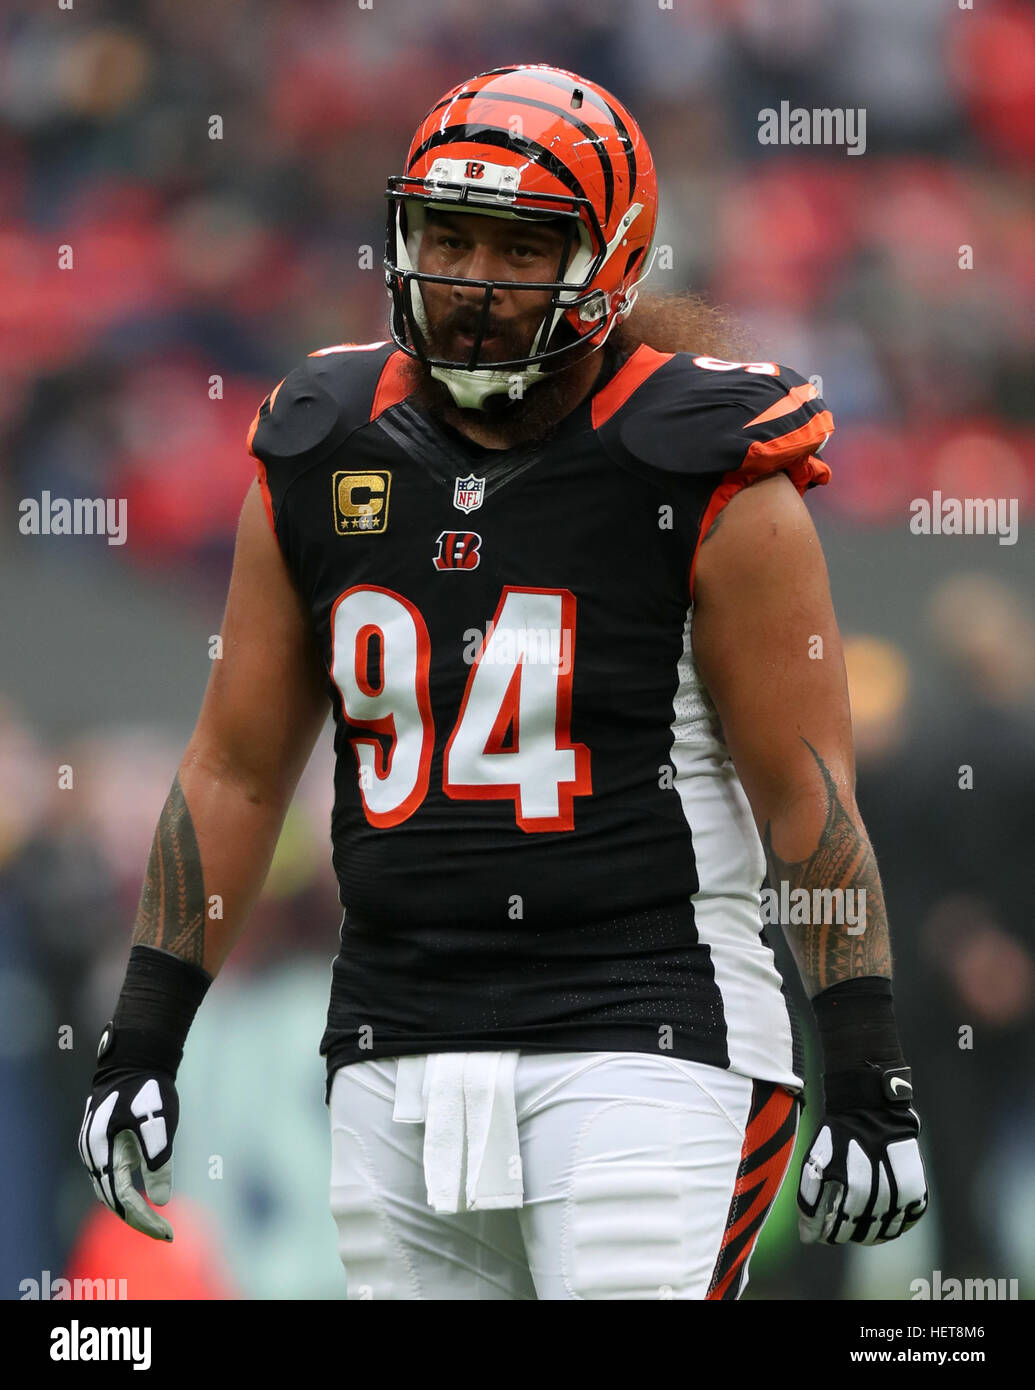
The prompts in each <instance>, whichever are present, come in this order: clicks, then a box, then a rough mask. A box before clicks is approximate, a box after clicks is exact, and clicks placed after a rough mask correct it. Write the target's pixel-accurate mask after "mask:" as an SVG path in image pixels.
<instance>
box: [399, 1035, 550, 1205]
mask: <svg viewBox="0 0 1035 1390" xmlns="http://www.w3.org/2000/svg"><path fill="white" fill-rule="evenodd" d="M517 1059H518V1053H517V1052H432V1053H429V1054H428V1055H427V1056H419V1057H400V1058H399V1059H398V1061H397V1063H396V1068H397V1069H396V1081H395V1106H394V1109H393V1112H392V1118H393V1120H398V1121H399V1122H400V1123H402V1124H414V1123H417V1122H418V1121H421V1120H423V1122H424V1181H425V1183H426V1185H427V1192H428V1205H429V1206H430V1207H432V1208H433V1209H434V1210H435V1211H442V1212H457V1211H464V1210H466V1211H488V1210H490V1209H495V1208H499V1207H519V1206H521V1205H522V1202H523V1200H524V1185H523V1183H522V1177H521V1155H520V1148H519V1144H518V1131H517V1112H516V1106H515V1102H514V1073H515V1070H516V1068H517Z"/></svg>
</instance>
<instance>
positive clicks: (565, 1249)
mask: <svg viewBox="0 0 1035 1390" xmlns="http://www.w3.org/2000/svg"><path fill="white" fill-rule="evenodd" d="M465 1055H468V1056H470V1055H471V1054H465ZM512 1055H513V1054H512ZM441 1056H442V1054H438V1055H437V1057H441ZM436 1060H437V1058H436ZM453 1060H454V1062H456V1061H457V1060H458V1059H456V1058H454V1059H453ZM398 1063H399V1059H397V1058H385V1059H379V1060H372V1061H368V1062H355V1063H352V1064H350V1065H348V1066H344V1067H340V1068H339V1069H338V1070H337V1072H336V1073H335V1075H334V1079H333V1085H332V1088H331V1097H330V1119H331V1211H332V1214H333V1216H334V1220H335V1223H336V1225H337V1228H338V1250H339V1253H340V1255H341V1260H342V1263H343V1265H344V1266H345V1272H346V1278H347V1284H346V1296H347V1297H348V1298H349V1299H434V1300H444V1299H448V1300H452V1299H573V1298H610V1299H653V1298H656V1299H662V1298H692V1299H736V1298H739V1296H740V1295H741V1293H742V1292H743V1291H744V1288H745V1287H746V1285H747V1276H748V1262H749V1260H750V1257H751V1252H752V1250H753V1248H754V1245H755V1241H756V1239H757V1237H758V1233H759V1231H760V1230H761V1229H762V1226H763V1224H764V1222H765V1219H766V1217H767V1216H768V1214H769V1210H770V1208H771V1206H772V1203H773V1200H774V1199H775V1197H776V1194H777V1193H778V1191H779V1189H780V1185H781V1183H782V1182H783V1179H784V1176H785V1174H786V1172H787V1166H788V1163H789V1162H790V1157H791V1154H792V1152H793V1149H794V1140H795V1135H796V1132H797V1126H798V1115H799V1107H798V1103H797V1099H796V1097H795V1096H794V1094H793V1093H792V1092H791V1091H789V1090H787V1089H786V1088H785V1087H783V1086H779V1085H775V1084H773V1083H772V1082H764V1081H751V1080H750V1079H748V1078H747V1077H743V1076H739V1075H737V1074H735V1073H733V1072H729V1071H724V1070H722V1069H720V1068H717V1067H712V1066H707V1065H705V1064H703V1063H698V1062H686V1061H682V1060H680V1059H678V1058H674V1057H665V1056H660V1055H659V1056H655V1055H654V1054H651V1053H645V1052H551V1053H534V1052H523V1053H520V1054H518V1055H517V1060H516V1066H514V1070H513V1081H512V1086H513V1111H512V1114H516V1119H517V1135H518V1141H519V1149H520V1163H519V1168H520V1180H519V1181H520V1185H521V1186H522V1187H523V1193H522V1197H523V1200H522V1205H520V1206H510V1207H504V1208H502V1209H497V1210H466V1209H463V1208H464V1207H466V1198H465V1196H463V1195H461V1197H460V1206H461V1209H460V1210H458V1211H456V1212H442V1211H435V1210H433V1209H432V1207H431V1206H429V1200H428V1192H429V1187H428V1184H427V1182H426V1175H425V1154H424V1137H425V1125H424V1124H423V1123H400V1122H399V1121H398V1120H393V1108H394V1107H395V1099H396V1073H397V1070H398ZM407 1065H408V1066H410V1067H411V1068H412V1060H408V1062H407ZM466 1155H467V1149H466V1142H465V1148H464V1156H465V1160H466Z"/></svg>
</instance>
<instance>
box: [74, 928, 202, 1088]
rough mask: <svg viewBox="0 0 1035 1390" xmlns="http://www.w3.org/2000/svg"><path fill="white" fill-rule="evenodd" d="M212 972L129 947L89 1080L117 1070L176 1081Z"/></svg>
mask: <svg viewBox="0 0 1035 1390" xmlns="http://www.w3.org/2000/svg"><path fill="white" fill-rule="evenodd" d="M211 983H212V976H211V975H209V973H208V972H207V971H206V970H202V968H201V967H200V966H198V965H192V964H191V963H190V962H189V961H185V960H181V958H180V957H179V956H174V955H170V954H169V952H168V951H161V950H159V949H158V948H157V947H155V946H141V945H137V946H134V947H133V949H132V950H131V951H130V953H129V964H128V965H127V967H126V978H125V980H124V982H123V985H122V992H121V993H120V995H119V1000H118V1003H117V1004H116V1006H115V1014H114V1016H113V1018H112V1020H111V1022H110V1023H109V1024H108V1025H107V1027H106V1028H105V1029H104V1032H103V1033H102V1034H101V1040H100V1043H99V1045H98V1048H97V1062H98V1066H97V1071H96V1072H95V1074H94V1080H93V1084H94V1085H95V1086H96V1085H97V1084H98V1082H103V1081H106V1080H109V1079H111V1077H112V1075H113V1074H114V1073H115V1072H118V1071H126V1070H132V1071H161V1072H165V1073H167V1074H168V1075H169V1076H170V1077H172V1079H173V1080H174V1081H175V1079H176V1072H177V1069H178V1068H179V1065H180V1062H181V1061H182V1060H183V1044H184V1043H185V1042H186V1040H187V1034H188V1033H189V1032H190V1026H191V1024H192V1023H193V1022H194V1015H195V1014H196V1013H197V1011H198V1007H199V1005H200V1004H201V1001H202V999H204V997H205V994H206V992H207V990H208V987H209V985H210V984H211Z"/></svg>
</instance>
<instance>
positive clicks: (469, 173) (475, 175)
mask: <svg viewBox="0 0 1035 1390" xmlns="http://www.w3.org/2000/svg"><path fill="white" fill-rule="evenodd" d="M484 173H485V165H484V164H482V163H480V162H479V161H478V160H477V159H469V160H468V161H467V163H466V164H465V165H464V177H465V178H468V179H480V178H481V177H482V175H483V174H484Z"/></svg>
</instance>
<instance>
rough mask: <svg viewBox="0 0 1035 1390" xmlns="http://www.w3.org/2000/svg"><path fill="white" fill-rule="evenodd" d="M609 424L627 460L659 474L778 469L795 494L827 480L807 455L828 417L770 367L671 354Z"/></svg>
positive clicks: (796, 381) (814, 450)
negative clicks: (629, 459) (791, 485)
mask: <svg viewBox="0 0 1035 1390" xmlns="http://www.w3.org/2000/svg"><path fill="white" fill-rule="evenodd" d="M610 423H611V424H613V427H614V431H616V432H617V438H618V441H619V442H620V446H621V448H622V450H623V451H624V452H625V453H626V454H627V455H631V456H632V458H633V459H634V460H637V461H639V462H640V463H645V464H647V465H648V466H650V467H652V468H657V469H661V470H663V471H664V472H670V473H683V474H707V473H718V474H726V473H731V472H737V471H740V470H743V471H744V472H745V474H750V475H752V476H761V475H762V474H763V473H769V472H780V471H786V472H788V473H790V474H791V478H792V480H793V481H794V483H795V485H796V486H797V487H798V488H799V490H800V491H804V489H805V487H813V486H815V485H816V484H817V483H825V482H826V481H827V480H828V479H829V477H830V469H829V468H828V467H827V465H826V464H825V463H822V462H820V460H819V459H818V458H816V457H815V455H816V454H818V452H819V451H820V450H821V449H822V448H823V445H824V444H825V443H826V441H827V439H828V438H829V436H830V435H831V434H832V433H833V430H834V421H833V417H832V415H831V413H830V411H829V410H828V409H827V406H826V403H825V402H824V401H823V399H822V398H821V397H820V395H819V393H818V391H817V389H816V387H815V386H814V385H813V384H812V383H811V382H809V381H806V380H805V378H804V377H802V376H800V375H799V374H798V373H797V372H795V371H793V370H792V369H791V368H790V367H785V366H782V365H781V364H780V363H777V362H725V361H722V360H721V359H719V358H715V357H705V356H693V355H692V354H691V353H688V352H677V353H674V354H673V355H672V357H671V358H670V359H669V360H668V361H667V362H665V363H664V365H663V366H661V367H660V368H658V370H657V371H655V372H653V373H652V374H651V375H650V376H649V377H648V378H647V379H646V380H645V381H644V382H643V384H642V385H641V386H640V387H639V388H638V389H637V390H636V391H634V392H633V394H632V395H631V396H630V397H629V399H628V401H627V402H626V403H625V405H624V406H623V407H622V409H621V410H619V411H618V412H617V414H616V415H615V417H614V420H613V422H610Z"/></svg>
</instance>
